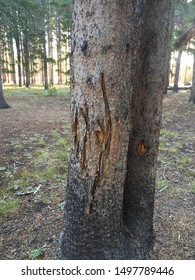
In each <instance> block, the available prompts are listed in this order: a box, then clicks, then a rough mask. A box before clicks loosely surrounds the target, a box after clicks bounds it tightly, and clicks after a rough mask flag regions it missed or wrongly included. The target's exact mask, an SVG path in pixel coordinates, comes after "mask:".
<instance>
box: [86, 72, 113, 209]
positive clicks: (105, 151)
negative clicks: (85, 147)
mask: <svg viewBox="0 0 195 280" xmlns="http://www.w3.org/2000/svg"><path fill="white" fill-rule="evenodd" d="M100 86H101V91H102V95H103V101H104V107H105V116H104V118H103V121H100V120H98V121H97V123H98V125H99V127H100V130H96V131H95V135H96V138H97V142H98V144H99V145H100V152H99V160H98V167H97V172H96V176H95V180H94V183H93V185H92V187H91V190H90V194H89V204H88V205H89V206H88V210H87V213H88V214H92V212H93V204H94V198H95V194H96V192H97V190H98V189H99V188H100V184H101V181H102V178H103V177H104V170H105V162H106V160H107V159H108V157H109V153H110V143H111V137H112V118H111V113H110V106H109V102H108V96H107V91H106V84H105V78H104V73H100Z"/></svg>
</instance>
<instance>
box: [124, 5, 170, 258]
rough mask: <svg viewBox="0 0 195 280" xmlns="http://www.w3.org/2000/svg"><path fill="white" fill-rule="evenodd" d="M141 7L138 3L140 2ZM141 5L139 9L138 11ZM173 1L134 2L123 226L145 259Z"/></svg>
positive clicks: (149, 239) (150, 230) (150, 234)
mask: <svg viewBox="0 0 195 280" xmlns="http://www.w3.org/2000/svg"><path fill="white" fill-rule="evenodd" d="M138 2H139V3H138ZM138 5H139V9H137V7H138ZM170 14H171V1H158V0H148V1H135V2H134V13H133V19H132V21H133V25H132V38H133V40H134V41H132V43H131V48H132V49H131V55H132V60H133V61H132V64H131V67H132V69H131V81H132V86H133V96H132V102H131V112H132V113H131V114H132V116H131V122H132V125H133V129H132V130H131V132H130V138H129V150H128V160H127V176H126V183H125V190H124V221H125V224H126V225H127V228H128V231H129V233H130V234H131V235H132V236H133V237H134V238H135V239H138V240H139V241H140V242H141V246H142V247H143V250H144V251H145V253H146V254H147V253H148V252H149V251H150V249H151V247H152V243H153V213H154V193H155V177H156V163H157V155H158V145H159V133H160V120H161V108H162V99H163V93H164V90H165V87H166V68H167V66H166V61H167V60H166V52H167V51H166V48H167V43H168V37H169V32H168V30H169V22H170V19H169V17H170Z"/></svg>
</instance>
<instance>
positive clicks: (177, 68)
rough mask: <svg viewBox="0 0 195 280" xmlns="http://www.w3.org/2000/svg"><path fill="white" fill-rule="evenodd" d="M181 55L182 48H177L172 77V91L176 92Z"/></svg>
mask: <svg viewBox="0 0 195 280" xmlns="http://www.w3.org/2000/svg"><path fill="white" fill-rule="evenodd" d="M181 56H182V49H179V50H178V56H177V63H176V70H175V77H174V86H173V92H178V82H179V72H180V65H181Z"/></svg>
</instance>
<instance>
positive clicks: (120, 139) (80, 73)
mask: <svg viewBox="0 0 195 280" xmlns="http://www.w3.org/2000/svg"><path fill="white" fill-rule="evenodd" d="M139 2H140V3H142V4H143V3H145V2H147V1H145V0H143V1H139ZM155 2H160V1H155ZM139 5H140V4H139V3H138V2H137V1H127V0H120V1H119V0H116V1H107V0H99V1H96V0H83V1H78V0H75V1H74V4H73V7H74V8H73V30H72V51H71V63H72V73H71V96H72V98H71V120H72V148H71V159H70V162H69V175H68V183H67V188H66V198H65V214H64V229H63V230H62V233H61V236H60V248H61V257H62V259H140V258H144V257H145V253H144V249H143V247H142V246H140V242H139V238H137V237H135V238H134V237H133V235H132V234H131V232H130V231H129V228H128V227H127V226H126V224H125V223H126V221H125V223H124V221H123V191H124V185H125V176H126V169H127V153H128V143H129V136H130V135H132V130H133V123H132V122H133V120H134V119H133V117H132V102H131V97H132V94H133V86H134V85H135V84H134V83H133V82H132V78H133V76H131V71H132V67H133V66H132V64H133V62H135V60H133V59H132V57H133V50H134V54H135V55H137V54H136V46H134V43H133V41H134V38H133V36H132V34H133V32H132V30H133V29H132V27H131V24H133V22H132V19H134V16H133V15H134V13H135V11H136V9H139V7H141V9H142V8H143V7H144V6H143V5H142V6H139ZM158 8H160V5H159V6H158ZM140 15H141V13H140ZM154 16H156V15H155V14H154ZM148 19H149V18H148ZM149 20H150V19H149ZM145 47H146V54H147V46H145ZM133 48H134V49H133ZM142 65H143V64H142ZM139 98H140V97H139ZM142 105H143V103H142ZM147 142H148V140H147V139H145V138H142V137H141V138H139V141H138V142H137V144H136V147H135V150H136V153H138V154H140V156H145V154H147V152H148V146H147V145H148V143H147ZM134 146H135V145H134ZM136 174H137V173H136Z"/></svg>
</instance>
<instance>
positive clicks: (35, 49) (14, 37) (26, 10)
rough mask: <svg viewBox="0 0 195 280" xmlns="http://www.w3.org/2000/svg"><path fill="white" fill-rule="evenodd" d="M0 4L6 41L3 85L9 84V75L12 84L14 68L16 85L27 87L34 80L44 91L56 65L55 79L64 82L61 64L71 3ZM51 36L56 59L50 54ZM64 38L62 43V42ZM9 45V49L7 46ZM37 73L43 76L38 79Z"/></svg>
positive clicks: (45, 0)
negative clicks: (41, 85)
mask: <svg viewBox="0 0 195 280" xmlns="http://www.w3.org/2000/svg"><path fill="white" fill-rule="evenodd" d="M0 5H1V11H0V22H1V26H2V27H3V30H4V34H3V37H4V38H5V40H4V41H5V42H6V44H5V45H4V61H5V63H4V64H5V67H4V73H5V75H4V82H8V83H9V82H10V75H12V77H11V80H12V82H13V83H14V84H15V82H16V79H15V78H14V74H15V72H16V65H17V74H18V77H17V81H18V84H19V86H22V84H25V85H26V87H29V85H30V83H32V82H34V81H35V80H36V77H37V78H38V80H40V81H42V83H43V84H44V86H45V88H47V87H48V81H51V82H52V83H53V81H54V74H55V73H54V71H53V68H54V67H55V68H56V66H55V64H56V63H57V64H58V67H57V73H58V80H59V81H61V82H65V81H67V78H66V75H67V73H66V72H67V70H65V69H66V66H65V65H64V64H63V62H64V61H67V59H68V58H69V55H68V52H69V50H68V48H67V44H68V41H69V40H70V36H68V35H67V34H68V33H69V32H70V22H71V20H70V10H71V1H70V0H55V1H49V0H36V1H32V0H21V1H15V0H7V1H3V0H0ZM56 17H57V18H58V19H59V21H58V22H56V21H55V19H56ZM56 30H57V31H58V32H56ZM54 37H55V40H57V41H58V44H57V50H58V55H57V57H55V53H54V51H53V49H54V47H55V40H54ZM65 37H66V40H64V38H65ZM11 43H12V46H10V44H11ZM13 46H15V48H14V47H13ZM13 51H15V52H16V53H13ZM11 52H12V54H11ZM10 57H12V61H10ZM39 73H40V74H41V73H43V78H39V77H38V75H39Z"/></svg>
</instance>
